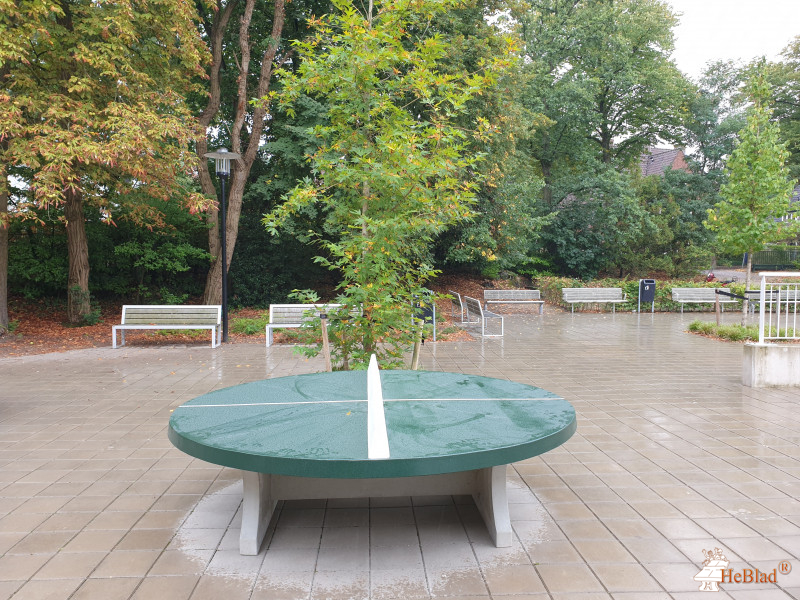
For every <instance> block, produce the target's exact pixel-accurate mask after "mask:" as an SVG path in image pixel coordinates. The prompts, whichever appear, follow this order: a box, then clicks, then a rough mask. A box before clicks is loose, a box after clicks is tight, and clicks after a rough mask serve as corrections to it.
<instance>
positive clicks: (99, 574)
mask: <svg viewBox="0 0 800 600" xmlns="http://www.w3.org/2000/svg"><path fill="white" fill-rule="evenodd" d="M546 313H547V314H545V315H544V317H540V316H538V315H535V314H532V315H514V316H509V317H507V318H506V335H505V337H504V338H501V339H498V338H492V339H488V340H486V341H480V340H478V341H474V342H458V343H440V344H430V343H429V344H426V345H425V347H424V353H423V366H424V368H426V369H431V370H442V371H456V372H464V373H472V374H479V375H486V376H491V377H501V378H507V379H512V380H515V381H519V382H522V383H529V384H533V385H537V386H539V387H542V388H545V389H547V390H550V391H552V392H555V393H557V394H560V395H563V396H564V397H565V398H567V399H568V400H569V401H570V402H572V403H573V405H574V406H575V408H576V410H577V413H578V432H577V433H576V434H575V436H574V437H573V438H572V439H571V440H570V441H569V442H567V443H566V444H565V445H564V446H562V447H561V448H559V449H557V450H554V451H552V452H550V453H548V454H546V455H544V456H542V457H537V458H534V459H531V460H528V461H524V462H522V463H517V464H515V465H513V469H509V476H508V483H509V492H510V501H511V507H510V508H511V517H512V525H513V528H514V535H515V539H514V545H513V547H511V548H504V549H497V548H495V547H494V546H492V544H491V543H490V541H489V538H488V535H487V534H486V531H485V529H484V528H483V525H482V522H481V521H480V519H479V517H478V516H477V511H476V509H475V507H474V505H473V504H472V502H471V500H470V499H468V498H461V497H455V498H453V497H435V498H408V497H401V498H393V499H389V500H385V499H384V500H380V501H371V502H370V501H369V500H352V501H347V500H344V501H341V500H339V501H333V500H330V501H327V502H325V501H314V502H305V503H304V502H293V503H286V504H285V505H284V506H283V508H282V510H281V512H280V513H279V515H278V518H277V519H276V520H275V521H274V522H273V528H274V530H273V532H272V534H271V536H270V538H269V539H268V543H267V544H265V546H264V547H263V548H262V550H261V553H260V554H259V555H258V556H253V557H243V556H240V555H239V553H238V527H239V519H240V516H239V512H238V511H239V506H240V503H241V496H240V494H241V487H240V483H239V482H238V474H237V472H235V471H233V470H230V469H224V468H221V467H217V466H215V465H212V464H208V463H204V462H201V461H199V460H195V459H192V458H190V457H188V456H186V455H184V454H182V453H181V452H180V451H178V450H176V449H174V448H173V447H172V446H171V444H170V443H169V441H168V440H167V437H166V427H167V422H168V420H169V416H170V412H171V410H172V409H173V408H174V407H176V406H178V405H179V404H181V403H183V402H185V401H186V400H189V399H191V398H193V397H195V396H198V395H200V394H203V393H206V392H208V391H211V390H214V389H218V388H220V387H225V386H230V385H236V384H239V383H243V382H247V381H253V380H257V379H262V378H265V377H278V376H282V375H290V374H298V373H306V372H312V371H317V370H321V365H322V363H321V361H320V362H317V361H306V360H305V359H303V358H302V357H298V356H296V355H294V354H293V353H292V348H291V347H289V346H273V347H272V348H270V349H269V351H265V348H264V346H263V344H253V345H243V344H236V345H229V346H225V347H223V348H218V349H211V348H209V347H207V346H195V347H189V348H187V347H170V346H162V347H147V348H144V347H139V348H137V347H135V346H132V347H125V348H122V349H117V350H112V349H111V348H107V349H105V348H103V349H93V350H82V351H75V352H69V353H64V354H51V355H42V356H31V357H21V358H13V359H2V360H0V468H1V470H0V598H9V597H13V598H23V599H26V600H35V599H44V598H50V599H54V600H55V599H61V598H76V599H78V598H80V599H85V598H89V599H97V600H114V599H117V598H119V599H126V598H146V599H162V598H163V599H169V600H181V599H184V598H192V599H195V600H199V599H205V598H209V599H211V598H213V599H217V600H218V599H224V600H238V599H240V598H241V599H254V600H255V599H275V600H278V599H291V600H296V599H301V598H302V599H309V598H310V599H314V600H317V599H324V598H330V599H337V600H339V599H346V598H357V599H362V598H363V599H366V598H369V599H398V600H415V599H418V598H447V599H448V600H456V599H461V600H463V599H466V598H470V599H473V600H478V599H486V598H508V599H514V600H523V599H524V600H533V599H537V600H544V599H548V598H552V599H570V600H572V599H575V600H590V599H591V600H598V599H608V598H614V599H631V600H633V599H636V600H656V599H665V598H676V599H690V598H705V599H709V598H712V599H714V600H717V599H722V598H736V599H742V600H744V599H754V600H755V599H758V600H773V599H778V598H800V501H798V496H799V495H800V444H798V442H800V413H798V404H800V390H798V389H793V390H790V389H783V390H780V389H773V390H754V389H751V388H745V387H742V385H741V383H740V381H741V360H742V347H741V346H739V345H735V344H726V343H720V342H715V341H712V340H708V339H704V338H701V337H696V336H692V335H689V334H687V333H685V332H684V330H685V328H686V326H687V325H688V323H689V322H690V321H691V320H692V319H693V318H695V317H696V316H697V315H692V314H689V313H687V314H685V315H683V316H681V315H665V314H656V315H650V314H647V313H646V314H644V315H641V316H639V315H635V314H617V315H615V316H612V315H610V314H588V313H578V314H575V315H570V314H569V313H563V312H558V311H557V310H556V309H552V308H551V307H548V310H547V311H546ZM704 318H705V319H708V320H711V319H712V318H713V317H712V315H710V314H708V313H706V314H705V315H704ZM726 318H730V319H732V320H733V321H735V320H738V318H739V316H738V315H737V314H735V313H734V314H733V315H732V316H729V315H727V314H726ZM109 329H110V328H109ZM715 547H718V548H720V549H721V550H722V552H723V553H724V555H725V557H726V559H727V560H728V561H729V563H730V565H729V568H730V569H732V570H733V571H732V574H734V575H735V574H737V573H741V574H745V575H746V573H745V571H744V570H745V569H751V570H752V571H754V570H755V569H759V570H760V571H762V572H766V573H769V574H771V573H772V571H773V569H778V568H779V565H780V564H781V563H784V564H788V565H789V566H794V567H795V569H794V571H792V572H791V573H789V574H783V573H781V572H777V584H773V583H740V584H735V583H727V582H726V583H723V584H722V585H721V590H722V591H720V592H716V593H714V594H710V595H709V593H708V592H700V591H698V587H699V583H698V582H696V581H694V580H693V577H694V576H695V575H696V574H697V573H698V572H699V571H700V569H701V567H702V563H703V560H704V554H703V551H704V550H711V549H713V548H715Z"/></svg>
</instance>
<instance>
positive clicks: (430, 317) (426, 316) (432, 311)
mask: <svg viewBox="0 0 800 600" xmlns="http://www.w3.org/2000/svg"><path fill="white" fill-rule="evenodd" d="M414 316H415V317H416V318H417V319H422V321H423V322H424V323H431V324H432V325H433V341H434V342H435V341H436V303H435V302H434V296H433V294H424V295H423V301H422V302H420V299H419V297H418V296H415V297H414Z"/></svg>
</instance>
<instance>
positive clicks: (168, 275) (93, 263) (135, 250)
mask: <svg viewBox="0 0 800 600" xmlns="http://www.w3.org/2000/svg"><path fill="white" fill-rule="evenodd" d="M153 203H154V204H155V205H156V208H159V209H162V210H163V213H162V214H163V219H164V220H163V224H162V225H161V226H159V227H152V228H151V229H148V228H144V227H140V226H138V225H137V223H136V222H135V220H132V219H130V218H128V215H127V213H126V212H125V211H123V212H122V213H121V215H120V217H119V218H118V220H117V226H116V227H109V226H108V225H106V224H104V223H102V222H101V219H102V216H101V215H100V214H99V213H97V212H95V211H91V210H87V212H86V233H87V238H88V245H89V248H90V249H91V252H90V255H89V259H90V260H89V265H90V268H91V271H92V274H93V275H92V282H91V288H90V289H91V293H92V295H96V296H101V297H102V296H109V295H112V296H116V297H122V298H125V299H126V300H127V301H133V302H140V301H147V302H153V301H156V302H161V303H165V304H173V303H178V304H180V303H182V302H183V301H185V299H186V298H187V297H188V296H197V295H198V294H199V293H201V292H202V289H201V288H200V287H199V283H198V281H199V278H200V277H201V275H202V273H203V272H204V271H205V269H206V268H207V265H208V253H207V252H205V251H204V250H202V248H201V246H202V244H203V243H204V235H205V232H206V229H205V225H204V224H203V222H202V221H201V220H200V219H198V218H197V217H196V216H194V215H189V214H187V213H186V212H185V211H183V210H182V209H181V208H180V207H179V206H176V205H175V204H171V203H160V202H158V201H153ZM50 213H51V217H50V218H48V219H46V220H45V219H42V222H41V223H37V222H35V221H32V220H20V219H15V220H14V221H12V222H11V226H10V244H9V256H10V259H9V287H10V289H12V290H14V292H15V293H16V294H21V295H23V296H25V297H27V298H41V297H45V296H60V297H62V298H63V292H62V290H63V289H64V286H65V285H66V282H67V239H66V233H65V231H64V228H63V227H62V226H61V225H60V217H61V212H60V211H57V210H55V209H53V210H51V211H50ZM170 298H171V300H170Z"/></svg>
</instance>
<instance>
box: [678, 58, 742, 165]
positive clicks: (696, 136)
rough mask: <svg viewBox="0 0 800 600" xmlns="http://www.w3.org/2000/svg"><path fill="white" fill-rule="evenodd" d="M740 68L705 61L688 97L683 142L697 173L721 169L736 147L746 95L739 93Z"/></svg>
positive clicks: (719, 62) (729, 64)
mask: <svg viewBox="0 0 800 600" xmlns="http://www.w3.org/2000/svg"><path fill="white" fill-rule="evenodd" d="M742 83H743V82H742V72H741V70H740V69H739V68H738V67H737V66H736V65H735V64H734V63H733V61H716V62H713V63H711V64H709V65H708V67H706V69H705V71H704V72H703V76H702V77H701V79H700V82H699V84H698V86H697V87H696V88H695V90H694V92H693V96H692V97H691V98H690V100H689V106H688V109H689V114H688V117H687V119H686V142H687V145H688V146H689V147H692V148H694V151H693V153H692V154H691V158H692V159H693V163H694V165H695V168H696V169H697V171H698V172H700V173H713V174H714V177H718V175H717V173H721V171H722V168H723V166H724V164H725V159H726V158H727V157H728V156H730V155H731V153H732V152H733V149H734V148H735V147H736V141H737V137H736V134H737V133H738V132H739V131H740V130H741V129H742V128H743V127H744V125H745V115H744V109H745V103H746V98H745V97H744V96H743V95H742V94H741V91H740V88H741V85H742Z"/></svg>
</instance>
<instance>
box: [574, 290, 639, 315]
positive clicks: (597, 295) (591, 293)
mask: <svg viewBox="0 0 800 600" xmlns="http://www.w3.org/2000/svg"><path fill="white" fill-rule="evenodd" d="M561 297H562V298H563V299H564V302H569V303H570V304H571V305H572V306H571V308H572V312H573V313H574V312H575V305H576V304H600V303H603V302H608V303H611V306H612V308H611V312H616V308H617V302H627V301H628V296H627V294H624V293H622V288H562V289H561Z"/></svg>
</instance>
